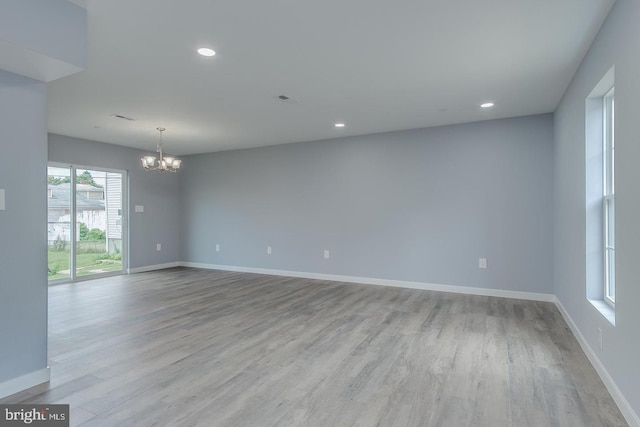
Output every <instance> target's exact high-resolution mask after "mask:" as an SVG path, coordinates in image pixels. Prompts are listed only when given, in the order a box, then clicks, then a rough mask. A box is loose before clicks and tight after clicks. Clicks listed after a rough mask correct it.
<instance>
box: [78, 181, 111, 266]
mask: <svg viewBox="0 0 640 427" xmlns="http://www.w3.org/2000/svg"><path fill="white" fill-rule="evenodd" d="M121 215H122V174H120V173H109V172H104V171H97V170H84V169H77V170H76V230H77V237H76V275H77V276H86V275H89V274H98V273H106V272H111V271H121V270H122V217H121Z"/></svg>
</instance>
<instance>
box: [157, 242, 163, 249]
mask: <svg viewBox="0 0 640 427" xmlns="http://www.w3.org/2000/svg"><path fill="white" fill-rule="evenodd" d="M161 250H162V244H161V243H156V251H161Z"/></svg>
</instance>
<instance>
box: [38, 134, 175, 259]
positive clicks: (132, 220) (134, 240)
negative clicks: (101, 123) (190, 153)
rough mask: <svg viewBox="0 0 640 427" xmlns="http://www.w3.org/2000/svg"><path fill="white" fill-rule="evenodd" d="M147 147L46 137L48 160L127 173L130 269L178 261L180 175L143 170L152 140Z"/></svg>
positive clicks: (151, 152) (151, 151) (52, 136)
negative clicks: (138, 207) (141, 208)
mask: <svg viewBox="0 0 640 427" xmlns="http://www.w3.org/2000/svg"><path fill="white" fill-rule="evenodd" d="M149 147H150V148H151V150H150V151H148V152H145V151H140V150H136V149H133V148H126V147H122V146H118V145H111V144H104V143H100V142H95V141H88V140H84V139H77V138H71V137H67V136H61V135H55V134H50V135H49V160H50V161H53V162H63V163H70V164H71V163H72V164H76V165H81V166H94V167H103V168H112V169H120V170H126V171H127V172H128V174H129V224H130V226H129V236H130V242H129V249H130V250H129V260H130V264H129V267H130V268H139V267H147V266H153V265H158V264H164V263H170V262H177V261H180V247H179V245H180V227H179V217H180V205H179V200H178V181H179V175H180V173H178V174H174V173H161V172H157V171H154V172H147V171H145V170H144V169H143V168H142V166H141V164H140V158H141V157H142V156H143V155H144V154H153V151H154V149H155V142H154V141H153V140H150V141H149ZM185 166H186V162H185ZM135 205H142V206H144V212H143V213H135V212H134V206H135ZM156 243H161V244H162V250H161V251H160V252H158V251H156Z"/></svg>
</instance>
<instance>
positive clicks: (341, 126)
mask: <svg viewBox="0 0 640 427" xmlns="http://www.w3.org/2000/svg"><path fill="white" fill-rule="evenodd" d="M334 126H335V127H337V128H343V127H344V123H336V124H335V125H334Z"/></svg>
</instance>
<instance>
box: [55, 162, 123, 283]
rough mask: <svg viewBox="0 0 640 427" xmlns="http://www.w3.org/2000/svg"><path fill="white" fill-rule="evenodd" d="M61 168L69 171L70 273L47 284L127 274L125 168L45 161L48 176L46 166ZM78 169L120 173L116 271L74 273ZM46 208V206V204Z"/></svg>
mask: <svg viewBox="0 0 640 427" xmlns="http://www.w3.org/2000/svg"><path fill="white" fill-rule="evenodd" d="M49 167H53V168H61V169H68V170H69V171H70V178H71V179H70V180H69V181H70V184H71V185H70V191H71V196H70V201H71V205H70V209H69V210H70V221H71V225H70V227H69V234H70V239H71V244H70V245H69V246H70V255H69V256H70V259H69V270H70V275H69V277H68V278H66V277H65V278H61V279H54V280H49V281H48V284H49V286H51V285H58V284H62V283H70V282H80V281H83V280H92V279H99V278H101V277H109V276H119V275H122V274H127V272H128V271H129V175H128V173H127V171H126V170H122V169H113V168H103V167H99V166H83V165H76V164H69V163H61V162H47V176H49V172H48V168H49ZM78 170H90V171H91V170H95V171H100V172H107V173H109V172H110V173H119V174H122V250H121V254H122V270H118V271H109V272H105V273H95V274H89V275H82V276H78V275H77V274H76V242H77V239H76V237H77V236H76V234H77V233H76V217H77V212H76V175H77V171H78ZM47 209H48V206H47Z"/></svg>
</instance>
